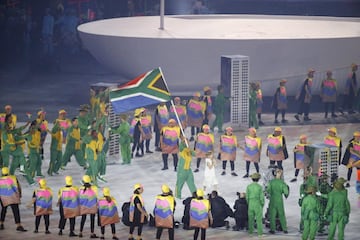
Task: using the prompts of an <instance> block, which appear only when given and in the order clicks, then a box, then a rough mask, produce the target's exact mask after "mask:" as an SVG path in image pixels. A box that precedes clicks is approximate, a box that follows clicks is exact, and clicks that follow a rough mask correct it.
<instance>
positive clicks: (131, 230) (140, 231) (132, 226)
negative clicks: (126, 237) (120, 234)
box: [129, 223, 143, 236]
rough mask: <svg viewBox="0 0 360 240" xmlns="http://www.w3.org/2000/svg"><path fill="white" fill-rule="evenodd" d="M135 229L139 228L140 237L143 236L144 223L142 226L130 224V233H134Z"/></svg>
mask: <svg viewBox="0 0 360 240" xmlns="http://www.w3.org/2000/svg"><path fill="white" fill-rule="evenodd" d="M135 227H137V228H138V236H141V233H142V227H143V224H142V223H140V224H134V223H130V232H129V233H130V234H133V233H134V230H135Z"/></svg>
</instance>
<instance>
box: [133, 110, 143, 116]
mask: <svg viewBox="0 0 360 240" xmlns="http://www.w3.org/2000/svg"><path fill="white" fill-rule="evenodd" d="M142 112H143V111H142V109H141V108H137V109H135V112H134V116H135V117H136V116H139V115H140V114H141V113H142Z"/></svg>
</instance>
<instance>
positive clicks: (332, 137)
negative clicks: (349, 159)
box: [324, 127, 342, 165]
mask: <svg viewBox="0 0 360 240" xmlns="http://www.w3.org/2000/svg"><path fill="white" fill-rule="evenodd" d="M324 144H326V145H329V146H333V147H337V148H338V150H339V154H338V161H339V165H340V163H341V149H342V141H341V138H340V137H338V136H337V129H336V127H331V128H329V129H328V135H327V136H325V137H324Z"/></svg>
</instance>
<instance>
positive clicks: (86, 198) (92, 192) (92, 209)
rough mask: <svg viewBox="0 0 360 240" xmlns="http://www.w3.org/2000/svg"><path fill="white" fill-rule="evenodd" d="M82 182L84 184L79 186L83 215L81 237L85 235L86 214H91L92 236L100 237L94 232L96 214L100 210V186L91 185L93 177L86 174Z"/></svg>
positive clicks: (81, 212)
mask: <svg viewBox="0 0 360 240" xmlns="http://www.w3.org/2000/svg"><path fill="white" fill-rule="evenodd" d="M82 182H83V186H81V187H80V188H79V200H80V202H79V205H80V206H79V209H80V215H81V223H80V233H79V237H83V234H82V232H83V229H84V225H85V222H86V216H87V215H90V231H91V235H90V238H98V237H97V236H96V234H95V233H94V228H95V214H96V213H97V212H98V206H97V202H98V200H97V198H98V188H97V187H96V186H95V185H91V178H90V176H89V175H84V176H83V178H82Z"/></svg>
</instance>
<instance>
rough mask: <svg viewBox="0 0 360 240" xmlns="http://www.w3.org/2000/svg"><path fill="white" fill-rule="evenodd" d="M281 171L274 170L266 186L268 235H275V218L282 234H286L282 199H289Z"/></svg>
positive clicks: (287, 188)
mask: <svg viewBox="0 0 360 240" xmlns="http://www.w3.org/2000/svg"><path fill="white" fill-rule="evenodd" d="M282 173H283V171H282V170H281V169H277V170H276V176H275V178H274V179H272V180H271V181H270V182H269V184H268V185H267V188H266V191H267V193H268V194H269V196H270V203H269V217H270V233H271V234H275V230H276V229H275V227H276V218H277V217H278V218H279V220H280V225H281V230H282V231H283V232H284V233H288V231H287V224H286V217H285V209H284V199H283V196H284V197H285V198H288V197H289V186H288V185H287V184H286V183H285V182H284V180H283V179H282Z"/></svg>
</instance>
